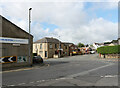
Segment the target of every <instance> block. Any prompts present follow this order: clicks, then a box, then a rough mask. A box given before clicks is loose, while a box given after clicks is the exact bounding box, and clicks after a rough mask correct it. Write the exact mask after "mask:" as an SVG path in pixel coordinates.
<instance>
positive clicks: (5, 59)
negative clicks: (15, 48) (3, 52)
mask: <svg viewBox="0 0 120 88" xmlns="http://www.w3.org/2000/svg"><path fill="white" fill-rule="evenodd" d="M16 61H17V57H16V56H5V57H0V63H12V62H16Z"/></svg>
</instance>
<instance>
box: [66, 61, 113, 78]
mask: <svg viewBox="0 0 120 88" xmlns="http://www.w3.org/2000/svg"><path fill="white" fill-rule="evenodd" d="M112 65H114V63H110V64H107V65H104V66H101V67H98V68H94V69H91V70H88V71H84V72H80V73H77V74H73V75H69V76H67V78H74V77H77V76H81V75H86V74H88V73H89V72H92V71H95V70H98V69H101V68H105V67H108V66H112Z"/></svg>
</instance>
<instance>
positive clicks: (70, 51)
mask: <svg viewBox="0 0 120 88" xmlns="http://www.w3.org/2000/svg"><path fill="white" fill-rule="evenodd" d="M73 51H75V52H76V54H78V46H77V45H74V44H73V43H72V44H69V55H70V56H71V55H73Z"/></svg>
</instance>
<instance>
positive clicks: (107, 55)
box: [99, 54, 120, 58]
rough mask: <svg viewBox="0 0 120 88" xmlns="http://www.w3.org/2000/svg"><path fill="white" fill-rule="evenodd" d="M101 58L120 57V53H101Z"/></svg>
mask: <svg viewBox="0 0 120 88" xmlns="http://www.w3.org/2000/svg"><path fill="white" fill-rule="evenodd" d="M99 57H101V58H120V54H105V55H103V54H99Z"/></svg>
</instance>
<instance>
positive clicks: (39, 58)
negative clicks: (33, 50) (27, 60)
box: [33, 56, 43, 63]
mask: <svg viewBox="0 0 120 88" xmlns="http://www.w3.org/2000/svg"><path fill="white" fill-rule="evenodd" d="M33 63H43V58H42V57H41V56H34V57H33Z"/></svg>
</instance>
